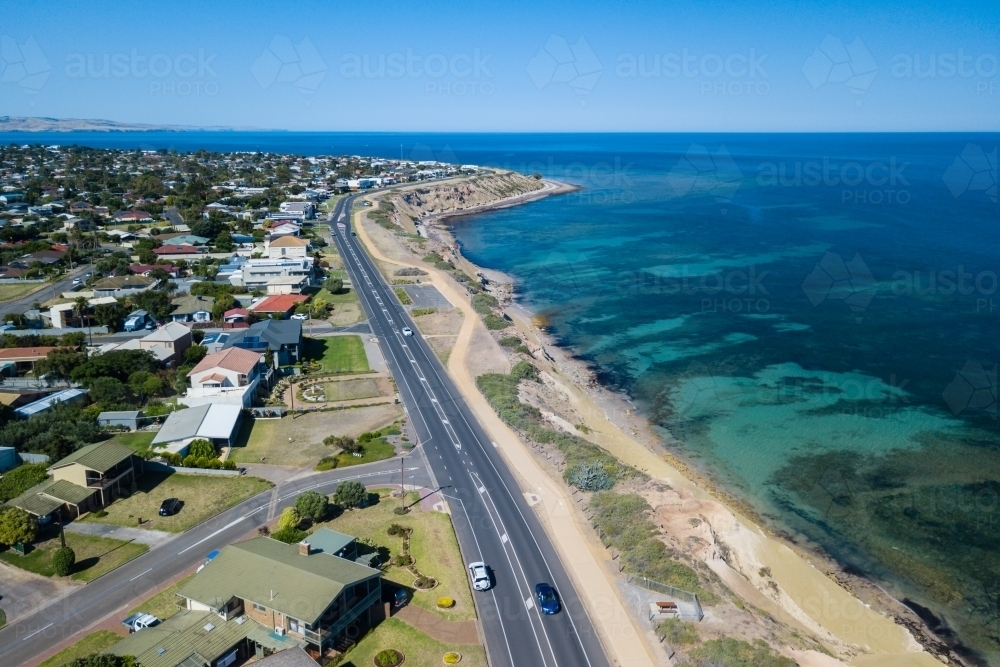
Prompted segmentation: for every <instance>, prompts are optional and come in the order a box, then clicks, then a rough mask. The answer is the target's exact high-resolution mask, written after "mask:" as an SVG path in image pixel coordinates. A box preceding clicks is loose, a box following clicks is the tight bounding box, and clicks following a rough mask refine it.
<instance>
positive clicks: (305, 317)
mask: <svg viewBox="0 0 1000 667" xmlns="http://www.w3.org/2000/svg"><path fill="white" fill-rule="evenodd" d="M291 319H293V320H303V321H304V320H308V319H309V316H308V315H306V314H305V313H296V314H294V315H292V317H291Z"/></svg>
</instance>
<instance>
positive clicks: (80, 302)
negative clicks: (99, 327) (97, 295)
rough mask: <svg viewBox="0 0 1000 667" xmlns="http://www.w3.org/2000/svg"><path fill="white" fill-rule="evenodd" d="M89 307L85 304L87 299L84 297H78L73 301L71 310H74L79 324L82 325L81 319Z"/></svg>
mask: <svg viewBox="0 0 1000 667" xmlns="http://www.w3.org/2000/svg"><path fill="white" fill-rule="evenodd" d="M89 306H90V304H89V303H87V297H84V296H78V297H76V299H75V300H74V301H73V309H74V310H76V316H77V317H79V318H80V322H81V323H83V318H84V316H85V315H86V314H87V308H88V307H89ZM88 319H89V318H88ZM88 326H89V325H88Z"/></svg>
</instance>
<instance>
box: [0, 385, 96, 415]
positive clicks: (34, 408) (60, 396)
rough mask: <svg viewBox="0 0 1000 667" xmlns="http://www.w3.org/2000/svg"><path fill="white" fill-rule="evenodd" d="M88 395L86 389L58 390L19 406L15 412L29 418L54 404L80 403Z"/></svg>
mask: <svg viewBox="0 0 1000 667" xmlns="http://www.w3.org/2000/svg"><path fill="white" fill-rule="evenodd" d="M86 395H87V392H86V390H84V389H63V390H62V391H57V392H56V393H54V394H50V395H48V396H46V397H45V398H41V399H39V400H37V401H34V402H32V403H28V404H27V405H23V406H21V407H19V408H17V409H16V410H14V414H16V415H17V416H19V417H23V418H25V419H27V418H28V417H31V416H32V415H36V414H38V413H40V412H45V411H46V410H48V409H50V408H51V407H52V406H54V405H59V404H60V403H79V402H80V401H82V400H83V399H84V397H85V396H86Z"/></svg>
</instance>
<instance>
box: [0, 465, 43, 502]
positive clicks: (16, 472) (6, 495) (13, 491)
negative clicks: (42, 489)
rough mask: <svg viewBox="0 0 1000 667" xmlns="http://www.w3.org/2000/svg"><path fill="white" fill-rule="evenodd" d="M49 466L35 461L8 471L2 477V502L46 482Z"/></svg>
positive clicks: (0, 492) (0, 488)
mask: <svg viewBox="0 0 1000 667" xmlns="http://www.w3.org/2000/svg"><path fill="white" fill-rule="evenodd" d="M47 468H48V464H47V463H34V464H26V465H22V466H20V467H17V468H14V469H13V470H11V471H10V472H8V473H6V474H5V475H4V476H3V477H2V478H0V504H3V503H5V502H7V501H8V500H10V499H11V498H16V497H18V496H19V495H21V494H22V493H24V492H25V491H27V490H28V489H30V488H31V487H33V486H34V485H36V484H41V483H42V482H44V481H45V477H46V472H45V471H46V469H47Z"/></svg>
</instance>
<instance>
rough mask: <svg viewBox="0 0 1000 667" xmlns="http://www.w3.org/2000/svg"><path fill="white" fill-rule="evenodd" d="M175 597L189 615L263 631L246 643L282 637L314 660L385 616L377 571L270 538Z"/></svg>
mask: <svg viewBox="0 0 1000 667" xmlns="http://www.w3.org/2000/svg"><path fill="white" fill-rule="evenodd" d="M177 595H178V596H179V597H181V598H182V599H183V601H184V606H185V608H186V609H188V610H189V611H193V612H197V611H207V612H211V613H212V614H215V615H216V618H218V619H221V620H222V621H223V622H228V621H230V620H233V619H236V620H238V619H239V618H240V617H241V616H246V617H247V618H248V620H249V621H252V622H253V623H254V624H256V625H258V627H259V628H260V631H254V630H251V631H250V632H249V633H247V638H248V639H249V640H250V641H256V640H257V638H258V637H259V636H260V634H263V635H265V636H267V635H270V636H275V635H276V636H277V637H287V638H288V639H290V640H292V641H296V642H299V643H301V644H302V645H304V647H305V649H306V652H308V653H309V654H310V655H311V656H312V657H313V658H314V659H322V658H323V657H324V656H326V655H327V654H328V652H329V651H330V650H331V649H332V648H334V646H335V645H336V644H337V643H338V642H340V641H341V640H342V639H344V638H346V637H357V636H360V635H361V634H362V633H363V632H364V630H365V629H367V628H369V627H372V626H373V625H374V624H375V623H376V622H378V620H380V619H381V618H382V616H383V607H382V579H381V572H380V571H379V570H377V569H374V568H371V567H367V566H365V565H361V564H360V563H355V562H353V561H350V560H347V559H344V558H338V557H336V556H332V555H329V554H326V553H322V552H314V551H313V550H312V549H311V548H310V546H309V544H308V543H301V544H285V543H284V542H279V541H278V540H275V539H272V538H270V537H256V538H252V539H249V540H245V541H243V542H238V543H236V544H231V545H229V546H227V547H225V548H224V549H222V551H221V552H220V553H219V555H218V556H216V557H215V558H213V559H212V560H211V561H210V562H209V563H208V564H207V565H205V568H204V569H203V570H202V571H201V572H199V573H197V574H195V576H194V577H193V578H192V579H191V580H190V581H188V582H187V583H186V584H184V585H183V586H182V587H181V588H180V590H178V591H177ZM143 632H145V630H143ZM140 634H141V633H140ZM141 662H142V660H141V658H140V663H141Z"/></svg>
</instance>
